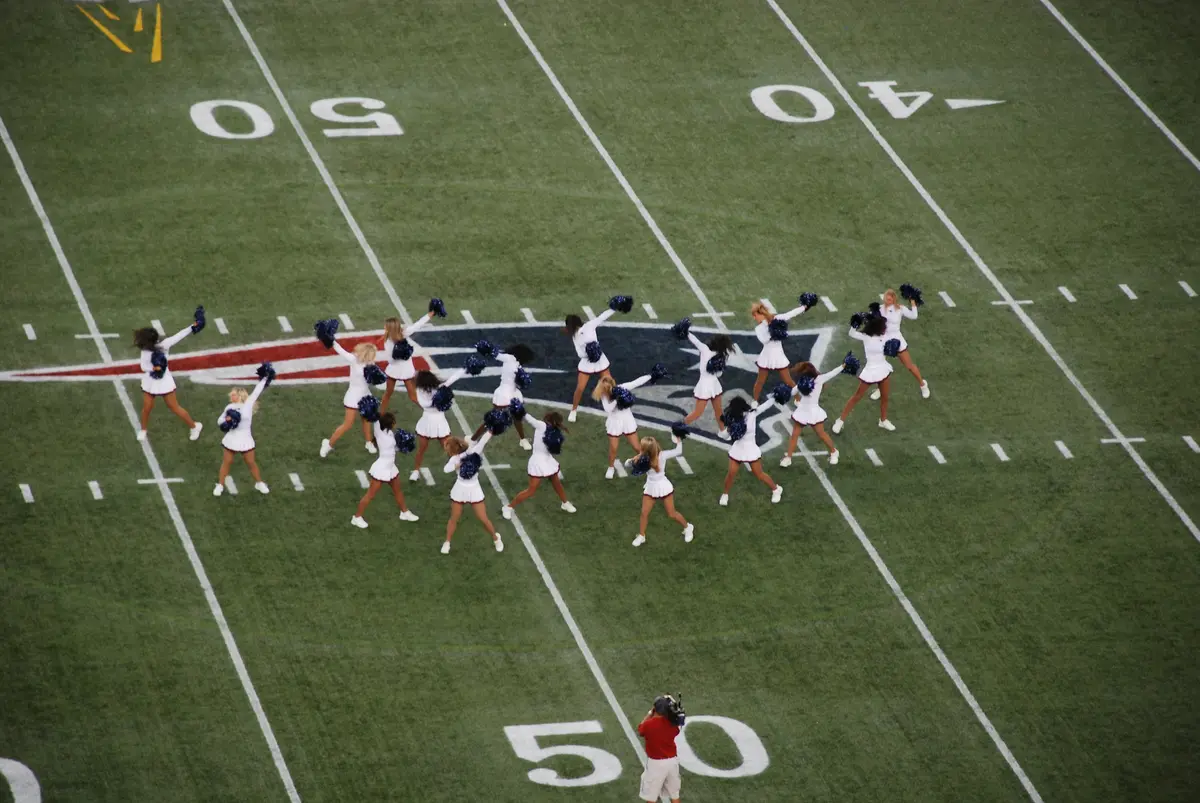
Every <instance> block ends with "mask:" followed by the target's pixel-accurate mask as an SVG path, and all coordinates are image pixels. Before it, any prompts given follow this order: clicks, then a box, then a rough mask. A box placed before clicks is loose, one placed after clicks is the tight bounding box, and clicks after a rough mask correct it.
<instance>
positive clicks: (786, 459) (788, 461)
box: [779, 455, 792, 468]
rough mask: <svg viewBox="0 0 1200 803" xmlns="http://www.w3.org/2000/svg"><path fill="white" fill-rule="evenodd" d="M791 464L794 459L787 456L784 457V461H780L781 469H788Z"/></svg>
mask: <svg viewBox="0 0 1200 803" xmlns="http://www.w3.org/2000/svg"><path fill="white" fill-rule="evenodd" d="M791 464H792V458H791V457H788V456H787V455H784V457H783V459H782V460H780V461H779V467H780V468H787V467H788V466H790V465H791Z"/></svg>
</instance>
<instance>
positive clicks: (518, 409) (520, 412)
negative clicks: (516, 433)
mask: <svg viewBox="0 0 1200 803" xmlns="http://www.w3.org/2000/svg"><path fill="white" fill-rule="evenodd" d="M508 414H509V415H511V416H512V419H513V421H520V420H521V419H523V418H524V417H525V403H524V402H523V401H521V400H520V399H513V400H512V401H511V402H509V403H508Z"/></svg>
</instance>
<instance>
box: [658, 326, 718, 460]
mask: <svg viewBox="0 0 1200 803" xmlns="http://www.w3.org/2000/svg"><path fill="white" fill-rule="evenodd" d="M691 326H692V321H691V319H690V318H684V319H683V320H681V321H679V322H678V323H677V324H675V325H674V326H673V327H671V330H672V331H673V332H674V333H675V336H676V337H679V338H685V337H686V338H687V339H688V340H690V341H691V342H692V345H693V346H694V347H695V348H696V351H698V352H699V353H700V379H699V380H698V381H697V382H696V387H695V388H694V389H693V390H692V398H694V399H695V400H696V406H695V408H694V409H693V410H692V411H691V412H690V413H688V415H687V417H686V418H684V419H683V420H684V423H686V424H691V423H693V422H694V421H696V419H698V418H699V417H700V416H701V415H702V414H703V413H704V410H705V408H706V407H708V403H709V402H710V401H711V402H712V406H713V415H714V416H716V419H717V436H718V437H720V438H721V439H722V440H729V433H728V432H726V431H725V424H724V422H722V421H721V393H722V388H721V373H722V372H723V371H724V370H725V361H726V360H727V359H728V358H729V355H730V354H731V353H732V352H733V340H732V339H730V337H729V335H717V336H716V337H714V338H713V339H712V340H710V341H709V342H708V344H707V345H706V344H705V343H703V342H702V341H701V340H700V338H698V337H696V336H695V335H694V334H692V332H691Z"/></svg>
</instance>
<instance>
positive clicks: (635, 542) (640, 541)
mask: <svg viewBox="0 0 1200 803" xmlns="http://www.w3.org/2000/svg"><path fill="white" fill-rule="evenodd" d="M644 543H646V536H644V535H639V536H638V537H637V538H635V539H633V545H634V546H641V545H642V544H644Z"/></svg>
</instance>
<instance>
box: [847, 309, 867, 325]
mask: <svg viewBox="0 0 1200 803" xmlns="http://www.w3.org/2000/svg"><path fill="white" fill-rule="evenodd" d="M866 322H867V314H866V313H865V312H856V313H854V314H853V315H851V316H850V328H851V329H862V325H863V324H864V323H866Z"/></svg>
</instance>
